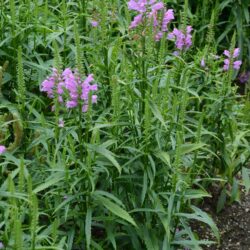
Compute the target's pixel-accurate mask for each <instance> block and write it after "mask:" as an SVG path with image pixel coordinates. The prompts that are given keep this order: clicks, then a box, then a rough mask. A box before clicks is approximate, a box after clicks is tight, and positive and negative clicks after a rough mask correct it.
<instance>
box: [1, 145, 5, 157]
mask: <svg viewBox="0 0 250 250" xmlns="http://www.w3.org/2000/svg"><path fill="white" fill-rule="evenodd" d="M5 151H6V147H5V146H4V145H0V155H2V154H3V153H4V152H5Z"/></svg>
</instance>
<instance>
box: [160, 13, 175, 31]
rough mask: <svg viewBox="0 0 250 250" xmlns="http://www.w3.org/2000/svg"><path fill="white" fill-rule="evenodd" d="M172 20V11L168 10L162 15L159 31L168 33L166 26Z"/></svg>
mask: <svg viewBox="0 0 250 250" xmlns="http://www.w3.org/2000/svg"><path fill="white" fill-rule="evenodd" d="M172 20H174V10H172V9H169V10H167V11H166V12H165V13H164V16H163V19H162V26H161V30H162V31H163V32H166V31H168V28H167V26H168V24H169V23H170V22H171V21H172Z"/></svg>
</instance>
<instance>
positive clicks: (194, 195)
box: [184, 189, 211, 199]
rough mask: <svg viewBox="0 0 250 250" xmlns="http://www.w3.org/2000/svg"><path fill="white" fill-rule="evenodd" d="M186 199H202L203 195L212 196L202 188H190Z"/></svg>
mask: <svg viewBox="0 0 250 250" xmlns="http://www.w3.org/2000/svg"><path fill="white" fill-rule="evenodd" d="M184 196H185V198H186V199H200V198H203V197H211V195H210V194H209V193H207V192H206V191H204V190H201V189H198V190H196V189H188V190H186V192H185V194H184Z"/></svg>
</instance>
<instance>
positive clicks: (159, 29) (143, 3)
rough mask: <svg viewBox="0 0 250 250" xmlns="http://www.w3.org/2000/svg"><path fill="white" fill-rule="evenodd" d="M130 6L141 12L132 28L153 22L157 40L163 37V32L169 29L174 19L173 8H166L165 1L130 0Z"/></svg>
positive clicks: (133, 22)
mask: <svg viewBox="0 0 250 250" xmlns="http://www.w3.org/2000/svg"><path fill="white" fill-rule="evenodd" d="M128 8H129V9H130V10H134V11H137V12H139V14H138V15H136V16H135V17H134V20H133V21H132V22H131V24H130V28H131V29H134V28H136V27H137V26H139V25H140V24H141V25H149V26H150V25H151V23H153V31H154V34H155V40H156V41H159V40H160V39H161V38H162V37H163V33H164V32H167V31H168V25H169V23H170V22H171V21H172V20H174V11H173V9H169V10H166V9H165V8H164V3H163V2H157V1H156V0H153V1H152V0H151V1H148V0H138V1H134V0H130V1H129V2H128Z"/></svg>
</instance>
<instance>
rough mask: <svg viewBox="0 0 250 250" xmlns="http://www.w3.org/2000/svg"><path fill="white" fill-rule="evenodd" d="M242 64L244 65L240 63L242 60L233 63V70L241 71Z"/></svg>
mask: <svg viewBox="0 0 250 250" xmlns="http://www.w3.org/2000/svg"><path fill="white" fill-rule="evenodd" d="M241 64H242V61H240V60H238V61H235V62H234V63H233V68H234V69H236V70H239V69H240V66H241Z"/></svg>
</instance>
